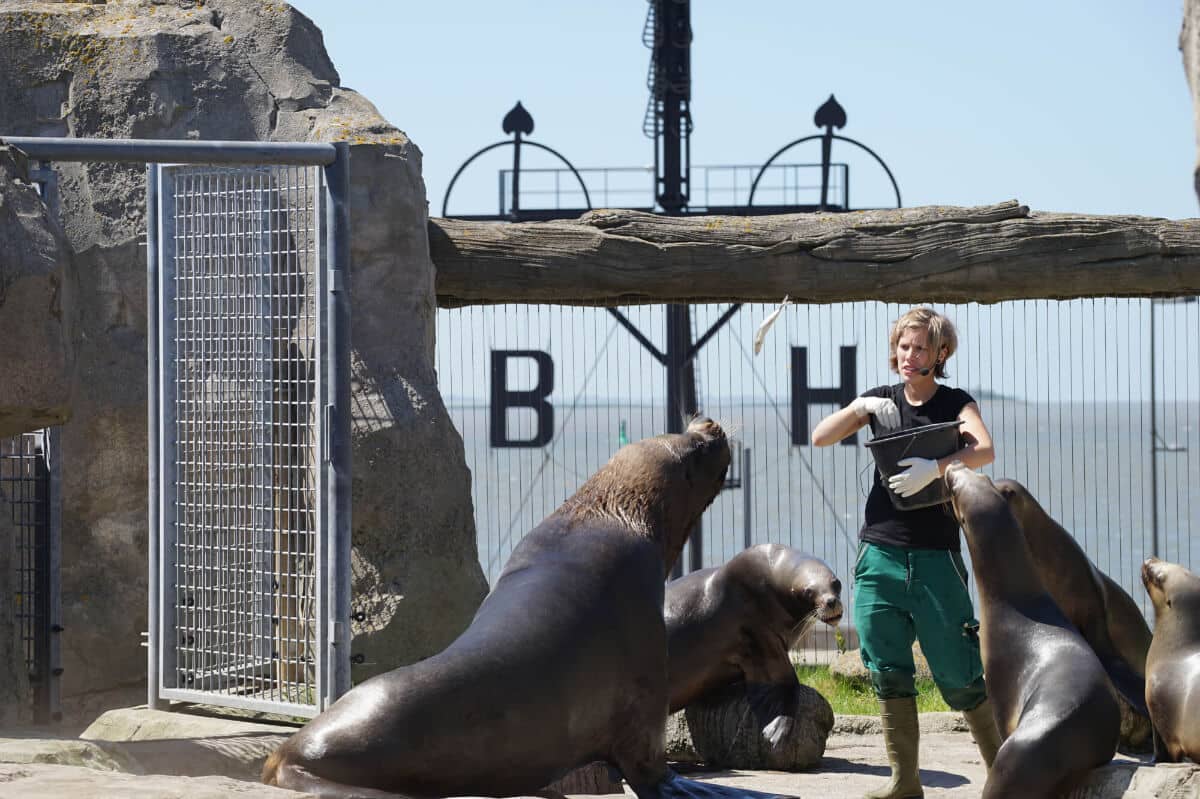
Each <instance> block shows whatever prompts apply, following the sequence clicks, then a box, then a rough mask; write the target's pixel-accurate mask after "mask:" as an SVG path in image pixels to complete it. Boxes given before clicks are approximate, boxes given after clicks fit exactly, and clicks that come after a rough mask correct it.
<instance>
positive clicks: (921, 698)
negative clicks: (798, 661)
mask: <svg viewBox="0 0 1200 799" xmlns="http://www.w3.org/2000/svg"><path fill="white" fill-rule="evenodd" d="M796 677H798V678H799V679H800V682H802V683H803V684H805V685H807V686H809V687H811V688H814V689H816V691H817V693H819V694H821V696H823V697H825V699H826V701H828V702H829V704H830V706H831V707H832V708H833V712H834V713H836V714H838V715H862V716H875V715H878V714H879V700H878V699H876V698H875V691H874V690H873V689H872V688H871V686H870V684H868V683H860V682H857V681H851V680H845V679H842V678H841V677H835V676H834V675H833V674H831V673H830V671H829V667H828V666H806V665H799V666H796ZM949 709H950V707H949V706H948V705H947V704H946V703H945V701H943V699H942V695H941V694H940V693H938V689H937V686H936V685H934V682H933V680H927V679H921V678H917V712H918V713H930V712H933V711H938V710H949Z"/></svg>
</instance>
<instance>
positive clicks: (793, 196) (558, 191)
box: [498, 163, 850, 216]
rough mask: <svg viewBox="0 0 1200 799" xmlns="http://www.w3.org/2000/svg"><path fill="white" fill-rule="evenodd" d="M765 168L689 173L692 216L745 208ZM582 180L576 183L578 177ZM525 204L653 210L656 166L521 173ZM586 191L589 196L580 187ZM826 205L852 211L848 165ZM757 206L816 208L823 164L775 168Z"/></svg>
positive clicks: (503, 180) (504, 210)
mask: <svg viewBox="0 0 1200 799" xmlns="http://www.w3.org/2000/svg"><path fill="white" fill-rule="evenodd" d="M761 168H762V165H761V164H760V165H751V164H742V165H736V164H735V165H719V166H693V167H691V168H690V169H689V170H688V185H689V186H690V187H691V195H690V198H689V202H690V207H691V208H692V210H693V211H695V210H697V209H701V210H702V209H705V208H709V207H721V208H729V207H739V206H741V207H744V206H746V205H747V204H748V203H749V201H750V189H751V187H753V186H754V180H755V178H756V177H759V170H760V169H761ZM576 175H578V178H576ZM520 176H521V193H520V198H521V204H522V207H524V208H526V209H530V208H538V209H546V208H554V209H559V208H585V207H587V200H590V201H591V204H592V207H593V208H649V207H651V206H653V204H654V202H653V198H654V186H655V181H656V177H655V174H654V167H653V166H645V167H580V168H579V169H578V170H575V171H572V170H570V169H566V168H562V167H542V168H529V167H526V168H523V169H522V170H521V172H520ZM498 177H499V192H500V195H499V196H500V203H499V209H500V211H499V213H500V216H504V215H505V214H508V213H510V212H511V211H512V208H511V207H510V205H511V198H512V184H513V171H512V170H511V169H501V170H500V171H499V173H498ZM579 180H582V181H583V182H584V184H585V185H586V186H587V194H586V196H585V194H584V192H583V188H582V187H581V186H580V184H579ZM827 190H828V202H829V203H830V204H831V205H835V206H837V207H840V208H849V207H850V166H849V164H845V163H832V164H830V171H829V184H828V186H827ZM755 198H756V199H755V204H756V205H767V206H777V207H786V206H800V205H809V206H815V205H817V203H818V202H819V201H820V198H821V165H820V164H819V163H818V164H772V165H771V166H769V167H767V168H766V170H765V171H764V172H763V174H762V176H761V178H760V180H759V184H758V186H757V191H756V192H755Z"/></svg>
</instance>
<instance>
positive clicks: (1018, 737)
mask: <svg viewBox="0 0 1200 799" xmlns="http://www.w3.org/2000/svg"><path fill="white" fill-rule="evenodd" d="M945 479H946V484H947V485H948V486H949V488H950V492H951V502H952V505H953V508H954V513H955V515H956V516H957V517H958V520H959V523H960V524H961V525H962V529H963V534H964V536H965V537H966V539H967V545H968V547H969V548H970V551H971V565H972V568H973V569H974V571H975V580H976V584H977V585H978V587H979V600H980V602H979V610H980V615H979V618H980V645H981V649H982V654H983V670H984V673H985V674H986V675H987V684H988V694H989V695H990V697H991V700H992V707H993V712H994V713H995V716H996V723H997V725H998V726H999V728H1000V734H1001V735H1002V736H1004V738H1005V740H1004V743H1003V744H1001V746H1000V750H999V751H998V752H997V753H996V759H995V761H994V762H993V763H992V768H991V770H990V771H989V772H988V778H987V782H986V783H985V784H984V787H983V796H984V797H985V799H997V798H998V797H1021V799H1035V798H1036V797H1057V796H1060V795H1063V794H1065V793H1067V792H1069V791H1070V790H1071V789H1073V788H1074V787H1075V786H1077V785H1078V784H1079V783H1080V782H1082V780H1083V779H1084V777H1085V776H1086V775H1087V773H1088V772H1089V771H1090V770H1091V769H1093V768H1096V767H1097V766H1101V765H1103V764H1104V763H1107V762H1108V761H1110V760H1111V759H1112V756H1113V754H1114V753H1115V752H1116V749H1117V738H1118V736H1119V732H1120V723H1121V717H1120V711H1119V709H1118V707H1117V700H1116V697H1115V696H1114V694H1113V691H1112V688H1111V686H1110V685H1109V681H1108V677H1107V675H1106V674H1105V671H1104V667H1103V666H1101V665H1100V661H1099V659H1098V658H1097V657H1096V654H1095V653H1094V652H1093V651H1092V648H1091V647H1090V646H1088V643H1087V641H1085V640H1084V639H1083V636H1081V635H1080V634H1079V632H1078V631H1077V630H1076V629H1075V627H1074V626H1073V625H1072V624H1071V622H1070V620H1069V619H1067V617H1066V615H1064V613H1063V612H1062V610H1061V609H1060V608H1059V606H1058V604H1057V603H1055V601H1054V598H1053V597H1052V596H1051V595H1050V593H1049V592H1048V591H1047V589H1046V587H1045V585H1043V584H1042V581H1041V578H1040V577H1039V576H1038V571H1037V568H1036V566H1035V565H1034V563H1033V556H1032V554H1031V553H1030V550H1029V546H1028V545H1027V544H1026V542H1025V537H1024V535H1022V532H1021V527H1020V525H1019V523H1018V522H1017V518H1016V516H1015V515H1014V514H1013V510H1012V508H1011V507H1010V505H1009V503H1008V502H1007V501H1006V500H1005V498H1004V496H1002V495H1001V493H1000V492H999V491H998V490H997V489H996V487H995V485H993V484H992V481H991V480H989V479H988V478H987V477H985V476H984V475H982V474H979V473H977V472H974V471H972V470H971V469H969V468H967V467H966V466H964V465H963V464H962V463H957V462H956V463H953V464H951V465H950V467H949V468H947V469H946V475H945Z"/></svg>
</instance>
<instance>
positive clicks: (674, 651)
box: [663, 544, 842, 745]
mask: <svg viewBox="0 0 1200 799" xmlns="http://www.w3.org/2000/svg"><path fill="white" fill-rule="evenodd" d="M841 594H842V582H841V580H839V579H838V578H837V576H836V575H835V574H834V573H833V571H832V570H830V568H829V567H828V566H827V565H825V563H824V562H823V561H821V560H818V559H817V558H814V557H811V556H809V555H805V554H804V553H802V552H800V551H799V550H796V549H792V548H791V547H785V546H782V545H780V544H760V545H758V546H755V547H751V548H749V549H747V550H744V551H742V552H740V553H738V554H737V555H735V556H734V557H733V558H731V559H730V560H729V561H728V562H727V563H725V564H724V565H723V566H720V567H718V568H712V569H700V570H699V571H694V572H692V573H691V574H689V575H687V576H686V577H681V578H679V579H678V580H672V581H671V582H670V583H667V592H666V602H665V605H664V610H663V615H664V617H665V619H666V623H667V652H668V657H669V660H668V664H669V665H668V671H667V673H668V681H669V684H670V694H671V712H674V711H676V710H679V709H680V708H683V707H685V706H686V705H688V704H689V703H691V702H692V701H693V700H695V699H697V698H699V697H701V696H704V695H705V694H707V693H709V692H711V691H713V690H714V689H716V688H719V687H722V686H725V685H728V684H730V683H733V682H737V681H744V682H745V683H746V695H747V697H748V698H749V700H750V704H751V706H752V707H753V708H754V714H755V719H756V721H757V723H758V727H759V729H761V730H762V731H763V735H764V737H766V738H767V740H768V741H769V742H770V743H771V745H777V744H778V743H779V742H780V741H781V740H783V738H784V736H786V734H787V732H788V729H789V728H790V727H791V725H792V720H793V719H794V718H795V713H796V708H797V707H798V704H799V697H798V693H797V691H798V688H799V685H800V683H799V681H798V680H797V679H796V669H795V667H794V666H793V665H792V661H791V659H790V658H789V657H788V650H790V649H791V648H792V647H794V646H795V645H796V643H797V642H799V641H800V639H801V638H803V637H804V636H805V635H806V634H807V633H808V631H809V630H811V629H812V625H813V624H814V623H815V621H816V620H817V619H820V620H821V621H823V622H825V623H826V624H829V625H836V624H837V623H838V621H839V620H840V619H841V618H842V600H841Z"/></svg>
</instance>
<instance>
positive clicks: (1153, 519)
mask: <svg viewBox="0 0 1200 799" xmlns="http://www.w3.org/2000/svg"><path fill="white" fill-rule="evenodd" d="M1156 348H1157V347H1156V333H1155V331H1154V298H1153V297H1151V298H1150V535H1151V538H1150V554H1151V555H1153V556H1154V557H1156V558H1157V557H1158V408H1157V404H1158V388H1157V386H1156V385H1155V382H1156V380H1157V377H1156V371H1157V370H1156V369H1155V366H1154V356H1155V349H1156Z"/></svg>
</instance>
